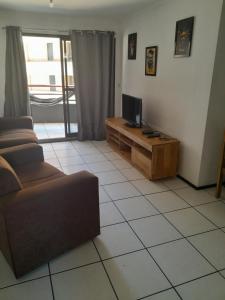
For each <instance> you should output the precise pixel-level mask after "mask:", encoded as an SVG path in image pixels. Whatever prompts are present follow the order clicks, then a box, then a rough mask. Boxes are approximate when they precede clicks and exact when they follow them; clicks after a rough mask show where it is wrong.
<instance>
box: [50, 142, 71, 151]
mask: <svg viewBox="0 0 225 300" xmlns="http://www.w3.org/2000/svg"><path fill="white" fill-rule="evenodd" d="M52 147H53V148H54V149H55V150H64V149H73V146H72V144H71V143H70V142H60V143H52Z"/></svg>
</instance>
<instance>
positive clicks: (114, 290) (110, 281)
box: [92, 240, 119, 300]
mask: <svg viewBox="0 0 225 300" xmlns="http://www.w3.org/2000/svg"><path fill="white" fill-rule="evenodd" d="M92 243H93V245H94V247H95V250H96V251H97V253H98V256H99V259H100V262H101V264H102V267H103V269H104V271H105V273H106V276H107V277H108V280H109V283H110V285H111V287H112V289H113V292H114V294H115V296H116V299H117V300H119V297H118V295H117V293H116V289H115V288H114V286H113V283H112V280H111V278H110V276H109V274H108V272H107V270H106V267H105V265H104V263H103V261H102V259H101V255H100V253H99V251H98V248H97V247H96V245H95V242H94V241H93V240H92Z"/></svg>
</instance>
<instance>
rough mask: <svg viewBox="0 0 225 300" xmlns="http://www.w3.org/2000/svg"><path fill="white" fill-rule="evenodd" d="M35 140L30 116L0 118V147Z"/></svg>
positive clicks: (34, 141) (33, 141) (35, 141)
mask: <svg viewBox="0 0 225 300" xmlns="http://www.w3.org/2000/svg"><path fill="white" fill-rule="evenodd" d="M37 142H38V140H37V137H36V135H35V133H34V131H33V121H32V117H28V116H26V117H18V118H0V148H6V147H11V146H15V145H22V144H27V143H37Z"/></svg>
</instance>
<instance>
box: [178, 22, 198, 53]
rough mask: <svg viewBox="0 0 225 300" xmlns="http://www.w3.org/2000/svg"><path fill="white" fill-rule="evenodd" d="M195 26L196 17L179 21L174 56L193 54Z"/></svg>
mask: <svg viewBox="0 0 225 300" xmlns="http://www.w3.org/2000/svg"><path fill="white" fill-rule="evenodd" d="M193 27H194V17H191V18H187V19H183V20H180V21H177V23H176V34H175V51H174V56H177V57H187V56H190V55H191V46H192V36H193Z"/></svg>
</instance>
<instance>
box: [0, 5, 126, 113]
mask: <svg viewBox="0 0 225 300" xmlns="http://www.w3.org/2000/svg"><path fill="white" fill-rule="evenodd" d="M6 25H14V26H21V27H22V28H24V32H36V33H53V34H56V30H60V31H64V30H66V31H68V30H71V29H77V30H79V29H91V30H94V29H95V30H109V31H115V32H116V83H115V86H116V91H115V98H116V100H115V101H116V107H115V108H116V111H115V112H116V115H118V114H119V108H120V98H121V65H122V58H121V48H122V47H121V32H120V27H121V26H120V22H119V20H118V19H116V18H110V17H107V18H106V17H104V16H92V17H91V16H89V17H78V16H65V15H55V14H45V13H30V12H16V11H9V10H8V11H6V10H5V11H3V10H0V116H2V115H3V107H4V86H5V30H4V29H2V27H4V26H6ZM27 28H30V29H40V30H27ZM43 29H44V31H43ZM61 34H62V32H61Z"/></svg>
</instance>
